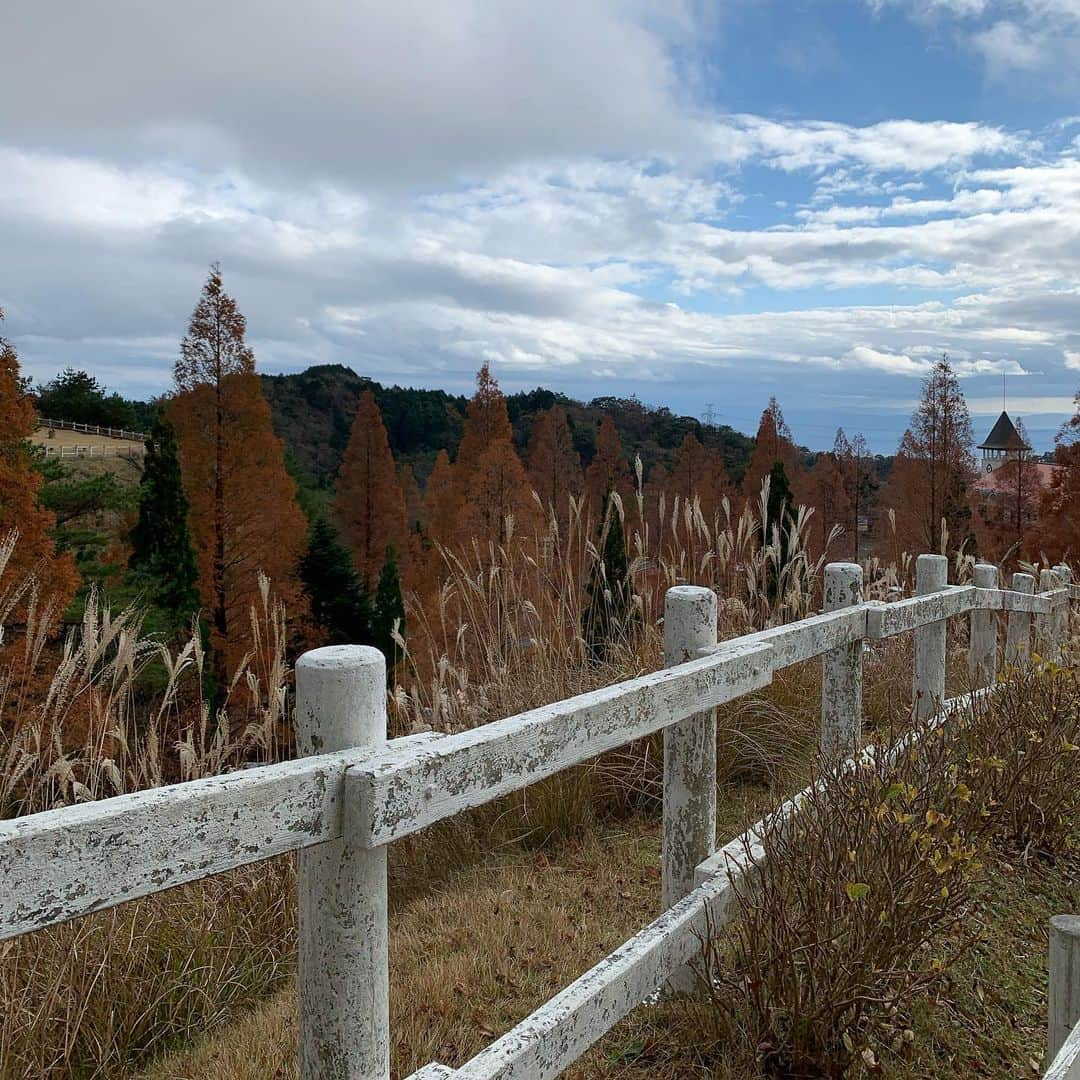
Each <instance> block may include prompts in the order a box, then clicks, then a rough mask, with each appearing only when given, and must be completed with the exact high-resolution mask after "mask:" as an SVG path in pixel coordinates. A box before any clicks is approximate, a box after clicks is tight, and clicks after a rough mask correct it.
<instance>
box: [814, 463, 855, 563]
mask: <svg viewBox="0 0 1080 1080" xmlns="http://www.w3.org/2000/svg"><path fill="white" fill-rule="evenodd" d="M809 483H810V489H811V496H810V498H811V504H812V505H813V507H814V510H815V515H814V516H815V517H816V519H817V522H816V525H817V528H816V530H814V531H816V533H817V536H818V538H819V539H820V541H821V551H825V550H826V548H827V547H828V545H829V539H830V537H831V536H832V532H833V529H834V528H836V527H837V526H840V528H841V529H843V530H844V533H848V532H850V530H851V504H850V503H849V501H848V496H847V490H846V488H845V485H844V471H843V467H842V464H841V462H840V461H839V460H838V458H837V456H836V454H834V453H833V454H831V453H821V454H818V456H817V460H816V461H815V462H814V467H813V468H812V469H811V470H810V475H809ZM811 524H812V525H813V522H812V523H811ZM841 535H843V534H841ZM836 554H837V555H839V552H837V553H836Z"/></svg>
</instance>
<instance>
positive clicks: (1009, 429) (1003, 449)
mask: <svg viewBox="0 0 1080 1080" xmlns="http://www.w3.org/2000/svg"><path fill="white" fill-rule="evenodd" d="M978 449H979V450H981V451H982V466H983V472H984V473H992V472H993V471H994V470H995V469H999V468H1001V466H1002V465H1004V464H1005V463H1006V462H1007V461H1016V460H1018V459H1020V458H1024V457H1026V455H1027V454H1028V452H1029V451H1030V450H1031V447H1030V446H1029V445H1028V444H1027V443H1026V442H1024V440H1023V439H1022V438H1021V436H1020V432H1018V431H1017V430H1016V426H1015V425H1014V424H1013V422H1012V420H1011V419H1010V418H1009V414H1008V413H1007V412H1006V411H1005V410H1004V409H1002V410H1001V415H1000V416H999V417H998V418H997V423H996V424H994V426H993V427H992V428H991V429H990V434H989V435H987V436H986V438H985V439H984V440H983V441H982V442H981V443H980V444H979V446H978Z"/></svg>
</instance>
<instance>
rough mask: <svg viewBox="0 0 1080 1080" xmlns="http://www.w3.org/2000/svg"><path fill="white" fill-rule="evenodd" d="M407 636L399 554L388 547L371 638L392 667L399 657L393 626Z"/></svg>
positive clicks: (376, 597) (377, 591)
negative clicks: (398, 560)
mask: <svg viewBox="0 0 1080 1080" xmlns="http://www.w3.org/2000/svg"><path fill="white" fill-rule="evenodd" d="M395 623H396V624H397V632H398V633H399V634H400V635H401V636H402V637H405V601H404V600H403V599H402V596H401V580H400V578H399V577H398V566H397V557H396V555H395V554H394V546H393V544H391V545H390V546H389V547H387V549H386V562H384V563H383V568H382V570H381V572H380V573H379V586H378V588H377V589H376V590H375V618H374V622H373V631H374V632H373V634H372V639H373V642H374V644H375V647H376V648H379V649H382V652H383V655H384V656H385V657H386V664H387V667H393V665H394V664H396V663H397V661H398V660H399V659H400V656H399V649H398V646H397V644H396V643H395V642H394V625H395Z"/></svg>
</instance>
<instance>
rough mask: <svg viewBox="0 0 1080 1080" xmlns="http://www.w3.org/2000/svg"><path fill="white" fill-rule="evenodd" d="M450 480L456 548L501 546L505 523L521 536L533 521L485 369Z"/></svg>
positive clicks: (506, 420)
mask: <svg viewBox="0 0 1080 1080" xmlns="http://www.w3.org/2000/svg"><path fill="white" fill-rule="evenodd" d="M453 480H454V483H453V487H454V491H455V493H456V495H457V497H458V500H459V505H460V512H459V528H458V530H457V536H456V540H457V541H458V542H459V543H461V544H464V545H471V544H472V543H473V542H474V541H475V542H477V543H478V544H479V546H480V548H481V550H484V549H485V548H487V546H488V545H489V544H490V545H501V544H504V543H506V541H507V539H508V537H509V529H510V525H511V522H512V523H513V528H514V531H515V532H516V533H518V534H522V533H529V532H530V531H531V530H532V529H533V528H534V527H535V525H536V524H537V523H538V521H539V518H540V515H539V508H538V507H537V505H536V502H535V500H534V499H533V495H532V484H530V483H529V478H528V475H527V474H526V472H525V468H524V466H523V465H522V464H521V460H520V459H519V458H518V456H517V451H516V450H515V449H514V443H513V430H512V428H511V426H510V416H509V413H508V412H507V409H506V399H505V398H504V397H503V394H502V391H501V390H500V389H499V384H498V382H497V381H496V380H495V377H494V376H493V375H492V374H491V371H490V369H489V368H488V365H487V364H485V365H484V366H483V367H482V368H481V369H480V371H479V373H478V374H477V376H476V393H475V394H474V395H473V397H472V398H471V400H470V401H469V405H468V408H467V410H466V417H465V428H464V431H463V432H462V436H461V443H460V444H459V446H458V453H457V459H456V460H455V462H454V469H453Z"/></svg>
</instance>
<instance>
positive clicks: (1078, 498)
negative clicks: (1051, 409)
mask: <svg viewBox="0 0 1080 1080" xmlns="http://www.w3.org/2000/svg"><path fill="white" fill-rule="evenodd" d="M1074 409H1075V411H1074V413H1073V415H1072V416H1071V417H1070V418H1069V419H1068V420H1066V421H1065V423H1064V424H1063V425H1062V426H1061V430H1060V431H1059V432H1058V434H1057V438H1056V439H1055V440H1054V442H1055V447H1054V464H1055V465H1057V468H1056V469H1055V470H1054V475H1053V479H1052V480H1051V481H1050V484H1049V486H1048V487H1047V489H1046V490H1045V491H1044V492H1043V493H1042V497H1041V499H1040V505H1039V520H1038V524H1037V526H1036V528H1035V529H1034V535H1033V537H1032V542H1031V547H1032V548H1034V550H1036V551H1038V552H1040V553H1045V554H1046V555H1047V556H1048V557H1049V559H1050V560H1051V562H1057V561H1059V560H1061V559H1068V560H1073V559H1075V558H1076V553H1077V549H1078V548H1080V392H1078V393H1077V395H1076V397H1075V399H1074Z"/></svg>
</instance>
